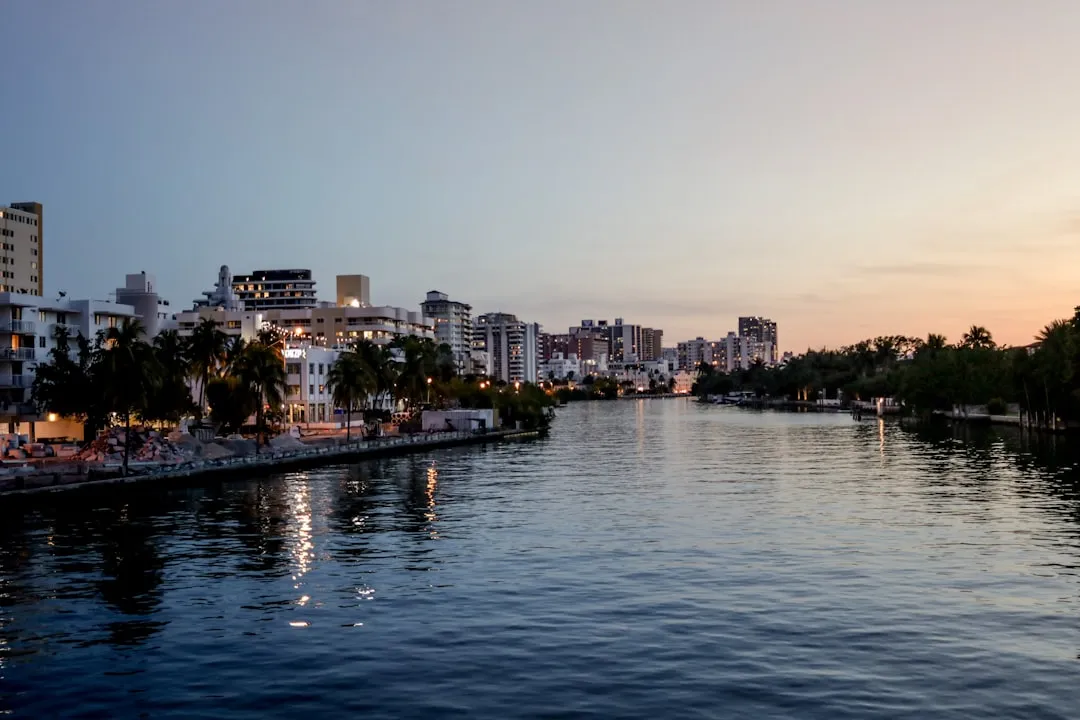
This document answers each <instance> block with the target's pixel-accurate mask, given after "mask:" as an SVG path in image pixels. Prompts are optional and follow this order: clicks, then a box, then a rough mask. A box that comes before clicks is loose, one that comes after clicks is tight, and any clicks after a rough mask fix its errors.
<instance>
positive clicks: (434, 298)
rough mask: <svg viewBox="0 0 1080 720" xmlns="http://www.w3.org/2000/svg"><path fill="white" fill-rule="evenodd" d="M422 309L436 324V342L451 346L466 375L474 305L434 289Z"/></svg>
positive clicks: (458, 367)
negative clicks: (456, 299)
mask: <svg viewBox="0 0 1080 720" xmlns="http://www.w3.org/2000/svg"><path fill="white" fill-rule="evenodd" d="M420 310H421V311H422V312H423V314H424V317H426V318H430V319H431V321H432V322H433V323H434V324H435V342H438V343H445V344H446V345H449V346H450V352H451V353H453V355H454V363H455V364H456V366H457V370H458V373H460V374H463V375H464V374H465V373H466V369H467V367H468V365H469V358H470V355H471V353H472V337H473V326H472V306H471V305H467V304H465V303H463V302H457V301H454V300H451V299H450V298H449V297H448V296H447V295H446V293H441V292H439V291H438V290H432V291H431V292H429V293H428V294H427V296H426V299H425V300H424V302H423V303H421V304H420Z"/></svg>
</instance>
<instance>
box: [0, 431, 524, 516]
mask: <svg viewBox="0 0 1080 720" xmlns="http://www.w3.org/2000/svg"><path fill="white" fill-rule="evenodd" d="M539 434H540V433H539V432H538V431H536V430H494V431H491V432H486V433H473V432H467V431H461V432H438V433H426V434H421V435H408V436H403V437H393V438H381V439H378V440H359V441H354V442H351V443H348V444H342V445H337V446H332V447H317V448H316V447H312V448H304V449H302V450H278V451H272V452H268V453H260V454H259V455H248V456H244V457H235V458H224V459H221V460H195V461H192V462H187V463H180V464H175V465H162V466H160V467H159V468H154V469H153V470H150V471H147V472H139V473H138V474H132V475H128V476H127V477H121V476H117V477H107V478H100V479H96V480H95V479H86V480H81V481H77V482H67V483H61V482H60V478H61V476H60V475H51V476H50V475H48V474H39V475H30V476H27V477H25V478H23V481H24V485H25V486H24V487H21V488H15V489H10V490H5V491H0V502H4V501H10V500H15V499H16V498H30V497H41V496H45V495H49V494H56V493H65V494H67V493H74V492H79V491H84V492H85V491H93V490H101V489H106V488H113V487H119V486H125V485H149V484H153V485H156V486H182V485H187V484H196V482H202V481H205V480H207V479H213V480H219V479H223V478H227V477H229V476H231V475H241V474H244V475H247V474H250V473H251V472H252V471H259V470H264V471H273V472H278V471H284V470H297V469H301V468H305V467H318V466H321V465H331V464H338V463H346V462H357V461H362V460H367V459H372V458H379V457H389V456H395V455H408V454H411V453H417V452H424V451H427V450H436V449H440V448H450V447H460V446H465V445H483V444H488V443H495V442H502V441H506V440H519V439H527V438H535V437H538V436H539ZM113 470H114V469H113ZM114 471H115V470H114ZM31 483H33V486H30V485H31Z"/></svg>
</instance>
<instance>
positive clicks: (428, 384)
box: [426, 378, 431, 405]
mask: <svg viewBox="0 0 1080 720" xmlns="http://www.w3.org/2000/svg"><path fill="white" fill-rule="evenodd" d="M426 402H427V404H428V405H430V404H431V378H428V379H427V401H426Z"/></svg>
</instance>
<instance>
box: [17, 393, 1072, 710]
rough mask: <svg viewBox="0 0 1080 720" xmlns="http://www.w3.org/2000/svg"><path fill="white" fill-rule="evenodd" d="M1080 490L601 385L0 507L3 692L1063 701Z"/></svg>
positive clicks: (321, 701) (96, 699)
mask: <svg viewBox="0 0 1080 720" xmlns="http://www.w3.org/2000/svg"><path fill="white" fill-rule="evenodd" d="M1059 449H1060V448H1059ZM1078 487H1080V485H1078V484H1077V480H1076V471H1075V470H1073V469H1072V464H1071V463H1070V462H1069V461H1068V460H1062V458H1061V453H1060V452H1058V453H1051V452H1050V449H1048V448H1042V449H1039V450H1038V451H1034V450H1032V449H1031V448H1027V447H1024V446H1023V445H1022V444H1019V441H1018V438H1016V437H1010V436H1007V435H999V434H996V433H994V432H990V433H982V434H978V435H977V436H974V437H971V438H966V439H965V438H956V437H951V436H949V437H941V436H922V435H916V434H912V433H911V432H909V431H906V430H904V429H902V428H900V427H899V426H898V425H894V424H879V423H878V422H876V421H874V422H862V423H857V422H853V421H852V420H851V419H850V418H849V417H847V416H843V415H817V414H782V413H760V412H755V411H747V410H741V409H735V408H718V407H702V406H699V405H696V404H694V403H691V402H689V401H686V400H643V401H629V400H625V401H614V402H606V403H603V402H601V403H582V404H577V405H572V406H571V407H568V408H565V409H563V410H560V411H559V416H558V418H557V420H556V423H555V426H554V429H553V431H552V433H551V435H550V437H549V438H547V439H543V440H536V441H527V442H520V443H507V444H501V445H495V446H489V447H473V448H462V449H458V450H444V451H436V452H432V453H429V454H424V455H415V456H411V457H402V458H395V459H386V460H381V461H374V462H368V463H364V464H361V465H356V466H350V467H344V466H340V467H329V468H325V469H320V470H315V471H307V472H297V473H289V474H281V475H275V476H270V477H253V478H251V479H250V480H247V481H230V482H227V483H218V484H214V485H210V486H207V487H203V488H198V489H182V490H175V489H174V490H167V491H166V490H154V489H143V488H131V489H128V490H124V491H114V492H111V493H109V494H105V495H100V496H94V497H92V498H87V497H80V498H74V497H73V498H69V499H65V500H61V501H57V500H50V501H49V503H50V504H48V505H37V506H35V507H33V508H31V509H28V510H27V509H19V510H13V509H11V508H8V509H6V510H4V511H0V714H8V715H12V716H14V717H16V718H48V717H63V718H79V717H87V718H96V717H111V718H128V717H131V718H136V717H152V718H185V719H190V718H201V717H206V718H211V717H213V718H224V719H226V720H233V719H238V718H253V719H254V718H267V717H290V718H291V717H308V718H328V717H360V716H364V717H376V718H379V717H385V718H403V717H417V718H438V717H462V718H464V717H469V718H475V717H489V718H515V717H550V718H556V717H566V718H577V717H581V718H587V717H593V718H611V717H622V718H656V717H679V718H693V717H700V718H713V717H740V718H742V717H745V718H765V717H800V718H830V719H835V718H872V717H888V718H931V717H933V718H970V717H995V718H1025V719H1027V718H1071V717H1076V713H1077V711H1078V708H1080V659H1078V652H1080V623H1078V616H1080V582H1078V579H1080V578H1078V568H1080V492H1078ZM0 502H2V501H0Z"/></svg>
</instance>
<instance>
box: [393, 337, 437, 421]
mask: <svg viewBox="0 0 1080 720" xmlns="http://www.w3.org/2000/svg"><path fill="white" fill-rule="evenodd" d="M391 347H394V348H396V349H398V350H399V351H400V353H401V360H400V361H399V362H398V363H397V380H396V382H395V385H394V387H395V389H396V390H397V394H398V396H399V397H400V398H402V399H403V400H405V404H406V405H407V406H408V407H410V408H412V407H415V406H416V405H418V404H420V400H421V398H423V397H424V395H425V394H426V393H427V391H428V378H430V377H431V371H432V369H433V368H432V365H433V363H432V358H433V353H432V351H433V349H434V344H433V343H432V342H431V341H430V340H426V341H425V340H421V339H419V338H416V337H404V338H399V339H395V340H394V342H393V343H391Z"/></svg>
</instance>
